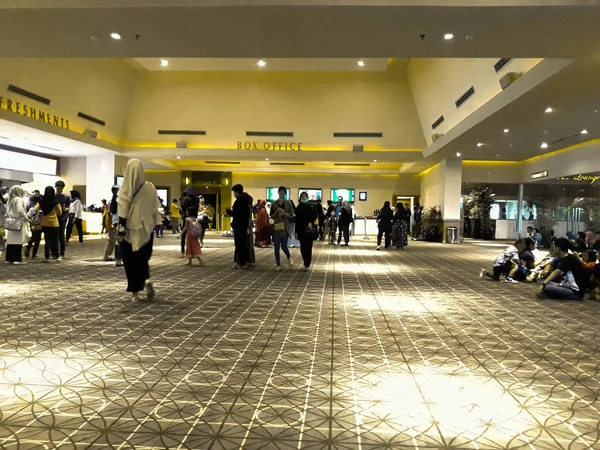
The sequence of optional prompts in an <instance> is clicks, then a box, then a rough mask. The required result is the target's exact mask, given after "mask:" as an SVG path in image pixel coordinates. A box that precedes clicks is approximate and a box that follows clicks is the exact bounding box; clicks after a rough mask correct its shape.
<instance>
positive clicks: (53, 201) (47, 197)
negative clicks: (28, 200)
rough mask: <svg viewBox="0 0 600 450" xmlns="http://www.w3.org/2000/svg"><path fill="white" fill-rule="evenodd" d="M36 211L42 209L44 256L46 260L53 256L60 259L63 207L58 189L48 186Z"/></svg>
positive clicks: (54, 258)
mask: <svg viewBox="0 0 600 450" xmlns="http://www.w3.org/2000/svg"><path fill="white" fill-rule="evenodd" d="M35 209H36V211H38V210H40V209H41V210H42V221H41V225H42V230H43V232H44V241H45V245H44V257H45V258H46V261H48V260H49V259H50V256H52V259H53V260H58V259H59V256H58V227H59V222H58V218H59V217H60V216H61V215H62V208H61V207H60V203H59V202H58V199H57V198H56V191H55V190H54V188H53V187H52V186H48V187H46V189H45V190H44V196H43V197H42V199H41V200H40V203H39V204H38V205H37V206H36V207H35Z"/></svg>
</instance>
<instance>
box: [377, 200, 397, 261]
mask: <svg viewBox="0 0 600 450" xmlns="http://www.w3.org/2000/svg"><path fill="white" fill-rule="evenodd" d="M393 219H394V213H393V212H392V208H391V207H390V202H385V203H384V204H383V208H381V209H380V210H379V214H378V215H377V228H379V233H377V248H376V250H379V249H380V248H381V238H382V237H383V236H384V234H385V248H386V249H388V248H389V247H390V245H391V244H392V236H391V234H392V220H393Z"/></svg>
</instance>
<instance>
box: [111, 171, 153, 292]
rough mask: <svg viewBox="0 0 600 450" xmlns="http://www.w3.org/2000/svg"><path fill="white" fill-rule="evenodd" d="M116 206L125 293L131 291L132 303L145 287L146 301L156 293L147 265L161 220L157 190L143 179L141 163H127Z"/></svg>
mask: <svg viewBox="0 0 600 450" xmlns="http://www.w3.org/2000/svg"><path fill="white" fill-rule="evenodd" d="M117 203H118V208H117V210H118V214H119V236H120V237H121V238H122V239H123V242H122V244H121V245H122V246H123V264H124V266H125V274H126V276H127V292H131V300H132V301H137V300H139V292H140V291H143V290H144V288H145V289H146V295H147V297H148V300H152V299H153V298H154V295H155V292H154V286H153V285H152V282H151V281H150V266H149V264H148V262H149V261H150V257H151V256H152V246H153V237H154V227H155V226H156V225H158V224H159V223H160V221H161V216H160V212H159V209H160V207H161V205H160V203H159V201H158V194H157V192H156V188H155V187H154V185H153V184H152V183H150V182H149V181H146V179H145V176H144V168H143V166H142V163H141V162H140V160H138V159H131V160H130V161H129V162H128V163H127V168H126V169H125V175H124V177H123V184H122V186H121V189H120V190H119V193H118V194H117Z"/></svg>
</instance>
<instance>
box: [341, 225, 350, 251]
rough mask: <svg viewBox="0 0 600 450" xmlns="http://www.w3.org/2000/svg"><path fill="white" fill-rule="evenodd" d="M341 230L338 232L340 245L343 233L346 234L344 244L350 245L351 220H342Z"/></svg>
mask: <svg viewBox="0 0 600 450" xmlns="http://www.w3.org/2000/svg"><path fill="white" fill-rule="evenodd" d="M339 227H340V232H339V234H338V245H339V244H340V242H341V241H342V235H344V244H346V245H348V243H349V242H350V222H346V221H345V220H340V222H339Z"/></svg>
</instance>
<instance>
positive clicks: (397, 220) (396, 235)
mask: <svg viewBox="0 0 600 450" xmlns="http://www.w3.org/2000/svg"><path fill="white" fill-rule="evenodd" d="M392 244H393V245H394V246H395V247H396V248H401V249H404V247H406V246H407V245H408V225H407V222H406V210H405V209H404V206H402V203H398V204H397V205H396V214H395V215H394V225H393V226H392Z"/></svg>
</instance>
